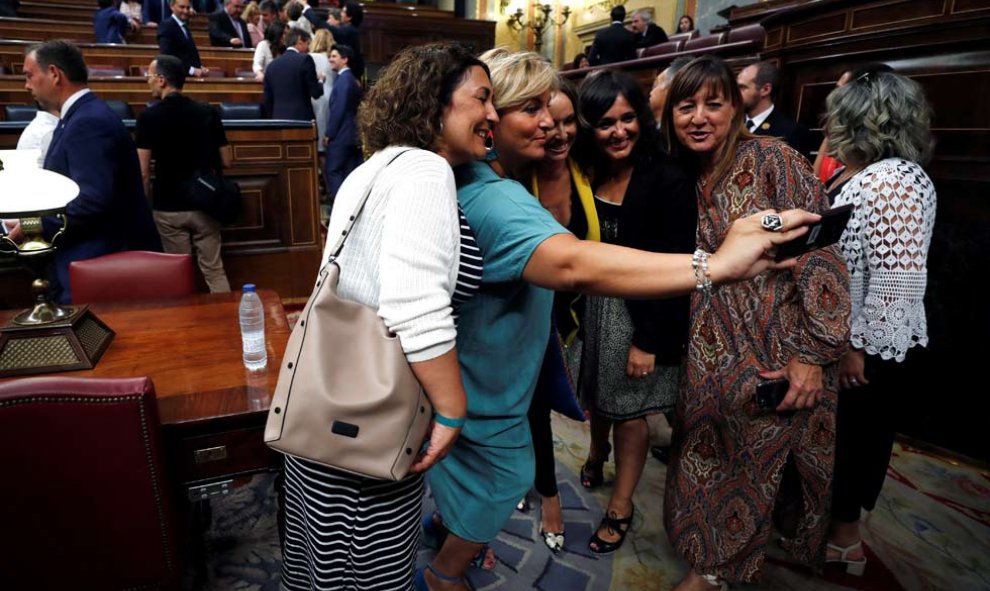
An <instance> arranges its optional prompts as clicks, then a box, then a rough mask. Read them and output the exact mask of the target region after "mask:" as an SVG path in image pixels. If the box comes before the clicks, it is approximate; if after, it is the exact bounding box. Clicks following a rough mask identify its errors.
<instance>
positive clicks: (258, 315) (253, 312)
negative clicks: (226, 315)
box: [238, 283, 268, 371]
mask: <svg viewBox="0 0 990 591" xmlns="http://www.w3.org/2000/svg"><path fill="white" fill-rule="evenodd" d="M238 312H239V315H240V319H241V348H242V350H243V353H244V367H246V368H248V369H249V370H252V371H254V370H259V369H264V368H265V366H266V365H267V364H268V351H267V350H266V349H265V308H264V306H262V304H261V298H260V297H258V292H257V291H256V290H255V287H254V284H253V283H246V284H244V288H243V295H242V296H241V306H240V309H239V311H238Z"/></svg>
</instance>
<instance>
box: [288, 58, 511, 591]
mask: <svg viewBox="0 0 990 591" xmlns="http://www.w3.org/2000/svg"><path fill="white" fill-rule="evenodd" d="M491 97H492V87H491V82H490V81H489V76H488V69H487V66H485V65H484V64H483V63H482V62H480V61H478V60H477V59H476V58H475V57H473V56H472V55H471V54H470V53H469V52H468V51H467V50H466V49H464V48H462V47H460V46H456V45H448V44H434V45H426V46H420V47H412V48H407V49H404V50H403V51H401V52H399V54H398V55H396V56H395V58H393V60H392V62H391V64H389V66H387V67H386V68H385V69H384V70H383V72H382V75H381V77H380V78H379V79H378V83H377V84H376V85H375V86H374V88H373V89H372V90H371V91H370V92H369V93H368V95H367V96H366V97H365V99H364V102H363V103H362V106H361V110H360V111H359V113H358V125H359V127H360V129H361V135H362V137H363V139H364V145H365V147H366V148H367V149H368V150H370V151H371V152H373V154H372V156H371V157H370V158H369V159H368V160H367V162H365V163H364V164H362V165H361V166H359V167H358V168H357V169H355V170H354V171H353V172H352V173H351V174H350V175H349V176H348V177H347V179H346V180H345V181H344V183H343V185H342V186H341V188H340V191H339V192H338V194H337V201H336V203H335V205H334V209H333V213H332V215H331V217H330V222H329V228H328V230H327V232H328V235H329V236H339V235H340V233H341V231H342V230H343V229H344V227H345V225H346V224H347V223H348V216H351V215H352V214H354V211H355V207H356V205H357V203H358V202H359V201H360V200H361V199H362V197H363V196H364V195H365V194H366V193H367V195H368V198H367V202H366V204H365V206H364V209H363V210H362V212H361V217H360V218H359V219H358V220H357V222H356V223H355V224H354V226H353V227H352V228H351V230H350V232H349V235H348V241H347V247H346V248H345V249H344V250H343V251H342V252H341V253H340V255H339V256H338V257H337V260H338V261H339V263H340V278H339V282H338V286H337V289H338V295H339V296H340V297H342V298H345V299H348V300H352V301H356V302H359V303H361V304H364V305H367V306H372V307H374V308H376V309H377V310H378V315H379V316H380V317H381V318H382V320H383V321H384V323H385V325H386V326H387V327H388V329H389V330H390V331H391V332H393V333H394V334H395V335H397V337H398V339H399V341H400V343H401V344H402V349H403V351H404V352H405V354H406V358H407V359H408V361H409V364H410V367H411V368H412V371H413V373H414V374H415V375H416V378H417V379H418V380H419V381H420V384H421V385H422V386H423V390H424V391H425V392H426V395H427V396H428V397H429V399H430V401H431V403H432V404H433V408H434V411H435V416H434V422H433V424H432V425H431V435H430V436H429V440H428V446H427V449H426V450H425V451H424V452H423V453H422V454H421V456H420V457H419V458H417V460H416V462H415V463H414V464H413V466H412V469H411V473H410V474H409V475H408V476H407V477H406V478H404V479H402V480H399V481H397V482H393V481H385V480H375V479H371V478H364V477H358V476H355V475H352V474H349V473H346V472H343V471H340V470H334V469H331V468H327V467H324V466H321V465H319V464H315V463H313V462H309V461H305V460H301V459H298V458H294V457H291V456H286V458H285V536H284V543H283V547H282V552H283V568H282V588H284V589H288V590H289V591H296V590H303V589H305V590H312V589H321V590H322V589H325V590H331V589H389V590H392V589H395V590H400V589H401V590H406V589H409V587H410V586H411V584H412V576H413V566H414V562H415V557H416V548H417V545H418V542H419V522H420V514H421V511H422V507H421V500H422V493H423V472H424V471H425V470H427V469H428V468H430V467H431V466H434V465H435V464H436V463H437V462H438V461H439V460H440V459H441V458H443V457H444V456H445V455H446V454H447V453H448V452H449V451H450V449H451V448H452V446H453V445H454V442H455V440H456V439H457V437H458V435H459V433H460V429H461V425H463V423H464V415H465V405H466V403H465V394H464V387H463V385H462V381H461V376H460V371H459V368H458V357H457V350H456V348H455V338H456V330H455V318H456V313H457V310H458V309H459V308H460V307H461V306H462V305H463V304H464V303H465V302H467V301H469V300H470V299H471V297H472V296H473V294H474V292H475V291H476V289H477V287H478V285H479V283H480V278H479V277H478V276H477V268H478V264H479V259H480V257H479V256H478V255H477V246H476V244H475V240H474V235H473V233H472V232H471V229H470V227H469V226H468V225H467V222H466V221H465V220H464V218H463V215H462V214H460V213H459V210H458V206H457V201H456V197H455V185H454V175H453V171H452V170H451V166H452V165H458V164H463V163H466V162H469V161H472V160H475V159H477V158H481V157H483V156H484V155H485V147H486V138H487V137H488V134H489V133H490V131H491V128H492V126H493V125H494V123H495V121H496V119H497V115H496V114H495V110H494V108H493V106H492V102H491ZM333 246H334V240H328V241H327V249H332V248H333ZM328 254H329V253H324V257H323V260H326V258H327V256H328ZM327 354H328V355H332V354H333V352H332V351H328V352H327Z"/></svg>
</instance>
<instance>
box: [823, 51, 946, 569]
mask: <svg viewBox="0 0 990 591" xmlns="http://www.w3.org/2000/svg"><path fill="white" fill-rule="evenodd" d="M826 107H827V112H828V115H827V119H826V123H825V134H826V138H827V139H828V146H829V154H830V155H832V156H835V157H836V158H837V159H838V160H839V161H841V162H844V163H845V168H843V169H840V170H839V172H838V173H837V174H836V175H835V178H833V179H832V180H831V182H830V183H829V186H828V191H829V195H830V196H832V197H833V198H834V203H835V205H836V206H840V205H848V204H851V205H853V213H852V217H851V218H850V219H849V223H848V224H847V226H846V231H845V232H844V233H843V234H842V238H841V239H840V240H839V246H840V248H841V249H842V254H843V255H844V256H845V260H846V265H847V267H848V268H849V276H850V284H851V291H852V297H853V313H852V338H851V340H850V347H849V351H848V352H847V353H846V355H845V357H843V359H842V363H841V365H840V371H839V383H840V385H841V387H842V390H840V392H839V411H838V416H837V418H836V421H837V430H836V446H835V487H834V489H833V497H832V531H831V533H830V539H829V545H828V556H827V558H826V561H827V562H837V563H840V564H842V565H844V566H845V567H846V570H847V572H849V573H850V574H854V575H862V574H863V572H864V570H865V569H866V556H865V554H864V552H863V544H862V538H861V537H860V533H859V519H860V514H861V512H862V510H863V509H865V510H867V511H872V510H873V507H874V506H875V505H876V502H877V497H878V496H879V495H880V488H881V487H882V486H883V481H884V478H885V477H886V474H887V465H888V464H889V463H890V450H891V447H892V446H893V444H894V433H895V431H896V426H897V417H898V411H897V409H898V408H900V407H901V406H902V403H901V402H900V400H899V399H898V396H899V395H900V394H901V393H902V392H903V391H904V389H905V388H908V387H910V382H909V379H908V378H906V377H905V375H906V374H905V372H904V361H905V360H906V359H907V358H912V359H913V358H915V356H916V355H917V353H916V351H917V349H915V350H914V351H911V349H912V348H913V347H915V346H916V345H921V346H925V345H927V344H928V324H927V321H926V318H925V304H924V298H925V287H926V284H927V281H928V247H929V245H930V244H931V241H932V231H933V227H934V225H935V209H936V198H935V187H934V185H933V184H932V181H931V179H929V178H928V175H927V174H925V171H924V169H923V168H922V166H923V165H925V164H926V163H927V162H928V160H929V159H930V158H931V154H932V136H931V131H930V127H929V126H930V124H931V113H932V109H931V106H929V104H928V101H927V99H926V98H925V93H924V90H923V89H922V88H921V86H920V85H919V84H918V83H917V82H915V81H914V80H911V79H910V78H907V77H905V76H901V75H898V74H895V73H893V72H892V71H889V68H888V69H883V68H874V69H870V70H861V71H859V72H854V73H853V74H852V77H851V80H850V81H849V82H848V83H847V84H845V85H843V86H842V87H840V88H837V89H835V90H833V91H832V92H831V93H830V94H829V95H828V99H827V100H826ZM916 361H917V360H916V359H915V362H916Z"/></svg>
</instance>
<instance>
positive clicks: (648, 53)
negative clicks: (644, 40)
mask: <svg viewBox="0 0 990 591" xmlns="http://www.w3.org/2000/svg"><path fill="white" fill-rule="evenodd" d="M683 45H684V41H667V42H665V43H660V44H658V45H651V46H649V47H647V48H646V49H645V50H644V51H643V57H653V56H655V55H668V54H673V53H677V52H678V51H680V50H681V47H683Z"/></svg>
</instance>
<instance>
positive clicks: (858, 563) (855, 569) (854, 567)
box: [825, 540, 866, 577]
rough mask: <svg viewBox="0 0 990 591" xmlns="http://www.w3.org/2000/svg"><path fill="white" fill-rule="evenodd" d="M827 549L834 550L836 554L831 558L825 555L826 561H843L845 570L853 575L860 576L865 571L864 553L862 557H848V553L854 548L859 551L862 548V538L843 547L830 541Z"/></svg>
mask: <svg viewBox="0 0 990 591" xmlns="http://www.w3.org/2000/svg"><path fill="white" fill-rule="evenodd" d="M828 549H829V550H831V551H833V552H836V553H837V554H838V556H837V557H833V558H829V557H828V556H826V557H825V562H826V563H829V562H833V563H835V562H839V563H843V564H845V565H846V572H847V573H849V574H850V575H853V576H855V577H861V576H863V573H864V572H866V555H864V556H863V557H862V558H857V559H852V558H849V554H851V553H852V552H854V551H856V550H859V551H862V550H863V541H862V540H860V541H859V542H856V543H855V544H850V545H849V546H844V547H843V546H836V545H835V544H833V543H832V542H829V543H828Z"/></svg>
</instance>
